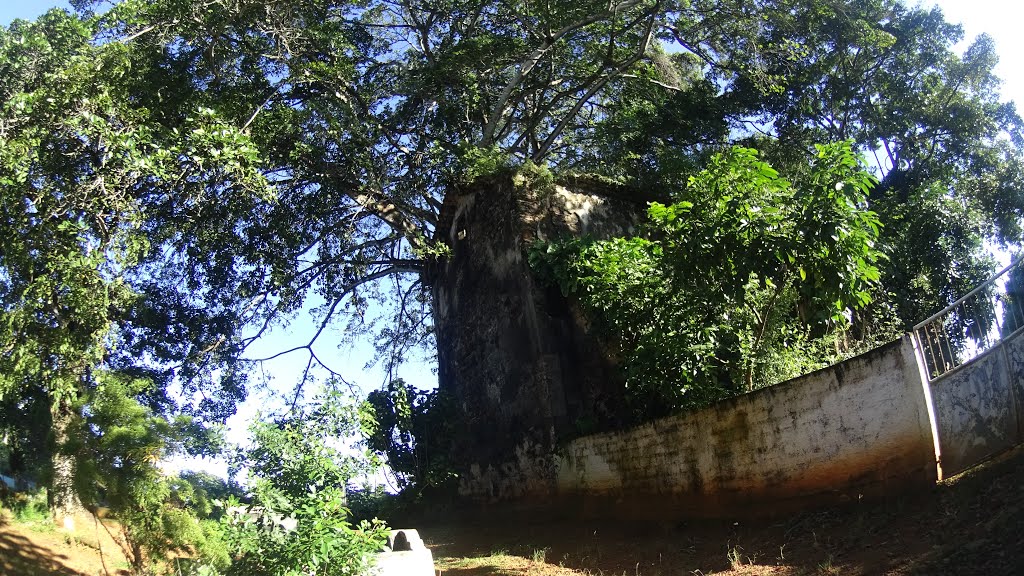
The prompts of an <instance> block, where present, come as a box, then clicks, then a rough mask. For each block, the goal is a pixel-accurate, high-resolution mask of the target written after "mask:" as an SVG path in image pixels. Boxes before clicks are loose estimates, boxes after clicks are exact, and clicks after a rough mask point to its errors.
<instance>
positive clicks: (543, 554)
mask: <svg viewBox="0 0 1024 576" xmlns="http://www.w3.org/2000/svg"><path fill="white" fill-rule="evenodd" d="M548 550H550V548H537V549H535V550H534V551H533V554H532V555H531V558H533V561H534V562H540V563H544V562H546V561H547V557H548Z"/></svg>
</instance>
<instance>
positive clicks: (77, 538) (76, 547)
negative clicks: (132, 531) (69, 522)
mask: <svg viewBox="0 0 1024 576" xmlns="http://www.w3.org/2000/svg"><path fill="white" fill-rule="evenodd" d="M88 520H89V519H88V518H82V519H79V521H78V525H79V526H78V529H77V530H76V531H75V532H73V533H71V534H68V533H65V532H63V531H61V530H59V529H57V528H56V527H50V526H47V525H42V524H21V523H16V522H14V521H12V519H11V517H10V512H9V511H7V510H0V575H2V576H58V575H60V576H106V574H107V572H105V571H104V567H103V564H104V562H105V563H106V566H107V569H108V570H109V575H110V576H115V575H121V574H127V571H126V570H123V568H124V567H125V566H126V563H125V562H124V557H123V556H122V555H121V554H120V553H119V552H118V551H116V550H115V549H114V543H113V542H112V541H110V539H109V536H105V535H103V534H100V535H97V534H95V530H92V529H91V528H94V526H93V525H92V522H91V521H88ZM99 542H103V557H101V556H100V548H99V545H98V543H99Z"/></svg>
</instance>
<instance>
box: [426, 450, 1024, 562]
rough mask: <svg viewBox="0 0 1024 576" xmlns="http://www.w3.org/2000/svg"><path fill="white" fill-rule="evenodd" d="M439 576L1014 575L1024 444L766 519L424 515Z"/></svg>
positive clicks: (1021, 547) (1023, 505)
mask: <svg viewBox="0 0 1024 576" xmlns="http://www.w3.org/2000/svg"><path fill="white" fill-rule="evenodd" d="M421 534H422V535H423V536H424V538H425V539H426V540H427V543H428V545H430V546H431V548H432V550H433V552H434V557H435V559H436V567H437V568H439V569H441V570H442V574H444V575H448V576H486V575H491V574H494V575H501V576H569V575H574V576H576V575H615V576H620V575H628V576H667V575H670V574H671V575H675V576H679V575H687V574H695V575H706V574H712V573H714V574H730V575H755V576H759V575H765V574H773V575H813V574H823V575H828V574H891V575H914V574H950V575H959V574H979V575H980V574H984V575H996V576H998V575H1004V574H1005V575H1011V574H1024V449H1018V450H1017V451H1015V452H1013V453H1011V454H1008V455H1006V456H1004V457H1003V458H1000V459H999V460H997V461H994V462H990V463H989V464H988V465H986V466H983V467H981V468H978V469H975V470H973V471H971V472H969V473H967V474H964V475H961V476H960V477H957V478H954V479H953V480H951V481H949V482H945V483H943V484H941V485H939V486H938V487H936V489H935V490H934V491H933V492H931V493H926V494H918V495H914V497H913V498H900V499H894V500H892V501H890V502H883V503H872V504H864V505H859V506H854V507H851V508H847V509H844V510H821V511H817V512H813V513H805V514H801V515H797V516H793V517H788V518H780V519H776V520H774V521H761V522H757V523H747V522H742V521H717V522H707V521H703V522H686V521H680V522H679V523H676V524H670V523H664V524H660V525H659V524H643V525H636V524H628V525H627V524H618V525H616V524H608V523H597V522H563V523H559V524H545V523H536V524H529V523H519V524H509V523H501V524H495V523H490V524H488V523H482V522H477V523H471V524H469V523H467V524H461V525H445V524H441V525H435V526H430V525H423V526H422V529H421Z"/></svg>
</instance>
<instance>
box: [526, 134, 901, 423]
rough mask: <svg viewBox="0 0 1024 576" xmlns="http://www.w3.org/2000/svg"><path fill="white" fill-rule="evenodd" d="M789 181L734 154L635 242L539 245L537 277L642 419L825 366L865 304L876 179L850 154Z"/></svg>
mask: <svg viewBox="0 0 1024 576" xmlns="http://www.w3.org/2000/svg"><path fill="white" fill-rule="evenodd" d="M796 176H797V177H796V179H794V181H792V182H791V181H789V180H787V179H785V178H783V177H782V176H781V175H780V174H779V173H778V172H777V171H776V170H775V169H774V168H772V167H771V166H769V165H768V164H767V163H765V162H763V161H762V160H760V159H759V157H758V154H757V152H756V151H755V150H751V149H748V148H738V147H737V148H733V149H731V150H729V151H726V152H723V153H721V154H718V155H716V156H714V157H713V158H712V159H711V160H710V162H709V163H708V167H707V168H706V169H705V170H702V171H701V172H699V173H697V174H695V175H694V176H692V177H691V178H690V180H689V182H688V184H687V185H686V187H685V188H683V189H682V190H680V191H679V192H678V193H676V194H675V195H674V197H673V202H672V203H671V204H669V205H664V204H661V203H657V202H654V203H652V204H651V205H650V208H649V210H648V222H647V223H646V226H645V230H643V231H642V232H641V234H640V235H639V236H637V237H635V238H614V239H611V240H603V241H593V240H588V239H583V240H579V239H573V240H569V241H562V242H556V243H541V244H539V245H538V246H536V247H535V248H534V250H533V252H532V253H531V261H532V264H533V265H534V267H535V268H537V269H539V270H540V271H541V272H542V273H543V274H545V275H546V276H547V277H548V278H550V279H551V280H553V281H557V282H558V283H559V284H560V285H561V287H562V290H563V292H565V293H566V295H571V296H573V297H574V298H575V299H576V301H578V302H579V303H580V304H581V305H582V306H583V308H584V310H586V311H587V312H588V313H589V316H590V317H591V319H592V321H593V322H594V324H595V326H596V327H597V328H598V330H599V332H600V334H601V335H602V336H603V337H604V339H605V340H606V341H607V342H608V344H609V345H610V346H612V347H614V348H616V350H617V354H618V355H619V356H621V357H622V358H623V360H622V364H623V369H624V370H625V372H626V378H627V386H629V387H630V389H631V394H630V396H629V398H630V399H631V400H632V401H633V403H634V406H633V408H634V410H635V411H637V412H638V413H640V414H641V415H650V414H651V413H652V412H653V413H664V412H665V411H670V410H673V409H678V408H681V407H692V406H698V405H702V404H706V403H708V402H709V401H712V400H715V399H719V398H721V397H723V396H726V395H731V394H735V393H736V392H738V391H742V390H751V389H753V388H754V387H757V386H763V385H765V384H771V383H774V382H777V381H779V380H781V379H784V378H787V377H792V376H795V375H797V374H799V373H802V372H806V371H807V369H808V368H814V367H818V366H820V365H822V364H823V363H825V362H827V361H828V360H830V359H833V358H834V357H835V356H836V354H837V352H838V351H837V350H835V349H833V350H832V351H831V353H829V350H828V349H827V346H824V345H823V343H824V341H825V340H828V341H831V340H833V339H834V338H833V336H834V333H835V332H836V331H842V330H844V329H845V328H847V327H848V326H849V318H850V316H851V313H852V311H853V310H855V309H859V308H863V307H864V306H865V305H866V304H868V303H869V302H870V301H871V295H870V292H871V290H872V289H873V288H877V285H878V280H879V271H878V268H877V267H876V264H877V263H878V262H879V260H881V259H882V255H881V253H880V252H879V251H878V250H877V248H875V240H876V239H877V237H878V235H879V231H880V230H879V222H878V216H877V215H876V214H875V213H874V212H872V211H870V210H868V209H867V208H866V206H867V195H868V192H869V191H870V190H871V187H872V185H873V184H874V179H873V178H872V177H871V176H870V175H869V174H868V173H867V172H866V170H865V168H864V166H863V165H862V164H861V163H860V162H859V161H858V159H857V158H856V156H854V154H853V153H852V151H851V149H850V145H849V143H843V144H838V145H830V146H819V147H818V155H817V158H816V159H815V161H814V163H813V164H812V165H811V166H810V167H809V169H808V171H807V172H806V173H804V174H797V175H796Z"/></svg>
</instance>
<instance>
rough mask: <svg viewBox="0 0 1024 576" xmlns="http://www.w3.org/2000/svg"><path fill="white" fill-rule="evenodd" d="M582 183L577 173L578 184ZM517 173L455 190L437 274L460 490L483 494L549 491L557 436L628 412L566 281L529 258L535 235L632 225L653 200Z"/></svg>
mask: <svg viewBox="0 0 1024 576" xmlns="http://www.w3.org/2000/svg"><path fill="white" fill-rule="evenodd" d="M581 182H582V181H578V182H577V184H580V183H581ZM604 192H605V195H604V196H598V195H593V194H588V193H586V192H585V191H578V190H577V191H571V190H569V189H567V188H565V187H562V186H559V187H557V188H556V189H555V190H554V191H553V192H550V191H548V192H545V193H537V192H534V191H531V190H529V189H527V188H525V187H517V186H516V185H515V183H514V182H513V175H511V174H509V175H505V176H502V177H495V178H493V179H491V180H488V181H486V182H480V183H478V184H476V185H474V186H472V187H470V188H468V189H466V190H462V191H458V192H453V193H451V194H449V195H448V198H447V199H446V204H445V207H444V209H443V210H442V218H441V223H440V224H439V226H438V230H439V236H441V237H442V238H443V240H444V241H445V242H447V243H448V245H449V246H450V247H451V250H452V254H451V257H450V258H448V259H447V260H446V261H444V262H442V263H440V264H439V266H440V269H439V270H437V273H436V274H434V275H433V278H432V279H431V280H432V286H433V295H434V320H435V325H436V334H437V343H438V366H439V373H438V380H439V387H440V389H441V390H443V391H446V392H450V393H452V394H453V396H454V397H455V398H457V399H458V403H459V404H460V406H459V408H460V412H461V414H460V416H461V417H460V419H459V422H458V426H459V428H460V429H459V434H458V441H457V442H456V445H455V446H454V447H453V448H454V451H455V454H456V456H457V459H458V460H459V461H461V462H465V463H467V466H466V467H465V469H464V470H462V474H461V486H460V491H461V492H462V493H463V494H464V495H467V496H471V497H474V498H480V499H485V500H502V499H509V498H517V497H520V496H524V495H536V494H547V493H550V492H551V490H552V489H553V487H554V479H555V476H556V471H555V469H554V459H553V456H552V454H553V452H554V449H555V446H556V445H557V444H558V442H559V441H560V440H562V439H564V438H566V437H571V436H575V435H578V429H579V427H580V425H581V424H585V425H586V426H588V427H592V426H598V427H600V426H611V425H614V423H615V422H617V421H618V420H619V419H620V416H621V414H620V410H621V406H622V402H621V397H622V396H621V394H622V382H621V381H620V380H618V379H616V378H615V376H614V374H615V372H614V370H613V369H612V366H611V365H610V362H609V360H608V359H607V358H605V355H604V354H602V352H601V350H600V348H599V346H598V344H597V342H596V341H595V340H594V338H593V337H592V336H590V335H589V334H588V333H587V330H586V327H585V325H584V324H583V322H582V321H581V318H580V316H579V315H578V314H575V313H574V312H573V308H572V306H571V304H570V303H569V302H568V301H567V300H566V298H564V297H563V296H562V294H561V293H560V291H559V290H558V289H557V288H554V287H549V286H544V285H541V284H539V283H538V282H537V281H536V280H535V278H534V276H533V274H532V272H531V270H530V268H529V264H528V262H527V260H526V250H527V248H528V247H529V245H530V243H531V242H533V241H534V240H536V239H553V238H557V237H561V236H566V235H581V234H586V235H590V236H594V237H599V238H600V237H609V236H612V235H622V234H630V233H633V232H634V229H635V226H636V225H637V223H638V222H639V219H640V216H641V214H642V213H643V210H644V208H645V204H644V203H642V202H637V201H629V200H626V199H623V198H615V197H613V196H611V195H608V190H607V189H606V190H605V191H604Z"/></svg>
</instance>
